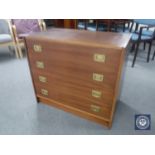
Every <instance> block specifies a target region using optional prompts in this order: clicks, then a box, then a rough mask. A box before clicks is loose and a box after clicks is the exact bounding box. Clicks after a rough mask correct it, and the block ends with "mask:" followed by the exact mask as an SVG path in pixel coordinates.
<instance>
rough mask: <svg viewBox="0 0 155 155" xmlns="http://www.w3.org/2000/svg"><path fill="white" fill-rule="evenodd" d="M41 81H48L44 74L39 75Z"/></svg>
mask: <svg viewBox="0 0 155 155" xmlns="http://www.w3.org/2000/svg"><path fill="white" fill-rule="evenodd" d="M39 81H40V82H44V83H45V82H47V78H46V77H44V76H41V75H39Z"/></svg>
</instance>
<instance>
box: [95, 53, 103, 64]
mask: <svg viewBox="0 0 155 155" xmlns="http://www.w3.org/2000/svg"><path fill="white" fill-rule="evenodd" d="M94 61H96V62H105V55H104V54H97V53H96V54H94Z"/></svg>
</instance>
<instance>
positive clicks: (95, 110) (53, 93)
mask: <svg viewBox="0 0 155 155" xmlns="http://www.w3.org/2000/svg"><path fill="white" fill-rule="evenodd" d="M66 89H67V88H66ZM36 91H37V96H39V97H40V96H43V97H46V98H49V99H52V100H55V101H57V102H59V103H61V104H64V105H67V106H71V107H74V108H76V109H79V110H82V111H85V112H88V113H92V114H95V115H98V116H101V117H104V118H106V119H109V118H110V113H111V108H110V107H106V106H105V105H104V104H103V105H100V104H97V103H96V102H93V101H92V100H89V99H86V98H82V97H81V96H78V95H77V94H74V93H73V92H68V90H66V92H64V91H62V90H57V89H53V88H52V87H45V86H41V85H36Z"/></svg>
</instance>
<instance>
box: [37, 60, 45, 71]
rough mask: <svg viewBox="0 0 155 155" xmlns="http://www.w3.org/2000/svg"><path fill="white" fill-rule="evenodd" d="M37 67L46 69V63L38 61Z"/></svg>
mask: <svg viewBox="0 0 155 155" xmlns="http://www.w3.org/2000/svg"><path fill="white" fill-rule="evenodd" d="M36 66H37V67H38V68H41V69H43V68H44V63H43V62H42V61H37V62H36Z"/></svg>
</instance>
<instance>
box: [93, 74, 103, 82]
mask: <svg viewBox="0 0 155 155" xmlns="http://www.w3.org/2000/svg"><path fill="white" fill-rule="evenodd" d="M103 79H104V75H102V74H97V73H93V80H94V81H98V82H102V81H103Z"/></svg>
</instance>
